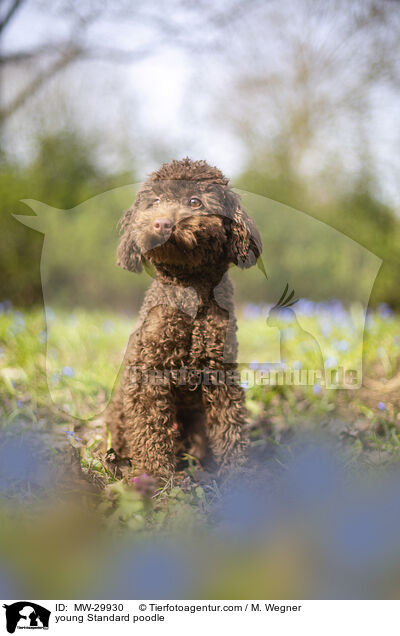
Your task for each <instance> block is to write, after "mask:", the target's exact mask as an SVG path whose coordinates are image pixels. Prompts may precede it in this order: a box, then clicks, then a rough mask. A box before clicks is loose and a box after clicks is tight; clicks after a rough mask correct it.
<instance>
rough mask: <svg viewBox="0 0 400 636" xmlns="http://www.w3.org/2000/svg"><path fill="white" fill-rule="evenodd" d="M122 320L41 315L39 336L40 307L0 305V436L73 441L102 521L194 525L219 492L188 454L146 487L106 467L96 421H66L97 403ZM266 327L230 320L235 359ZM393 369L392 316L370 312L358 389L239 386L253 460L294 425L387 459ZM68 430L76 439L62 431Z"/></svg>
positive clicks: (106, 390)
mask: <svg viewBox="0 0 400 636" xmlns="http://www.w3.org/2000/svg"><path fill="white" fill-rule="evenodd" d="M3 309H4V308H3ZM352 311H353V318H352V319H353V322H354V321H357V320H360V317H359V314H358V315H357V310H356V309H354V308H353V310H352ZM354 312H356V315H355V317H354ZM381 313H382V312H381ZM350 314H351V312H350V313H349V316H350ZM325 318H326V316H325ZM313 320H318V318H310V317H307V316H303V317H300V322H301V324H302V327H303V328H304V329H308V330H312V329H315V328H316V326H315V324H313ZM331 322H332V325H331V332H330V340H329V342H332V341H333V342H339V343H340V342H342V341H344V340H348V341H349V342H350V346H349V347H348V351H347V352H346V355H347V356H348V358H347V361H348V364H354V365H356V364H357V363H358V362H357V361H358V355H359V350H358V349H357V347H358V344H357V342H356V344H355V346H354V347H352V345H351V339H350V338H349V326H348V324H345V322H344V323H343V324H342V326H340V322H339V321H337V320H334V319H332V321H331ZM133 323H134V321H133V319H132V318H129V317H124V316H120V315H117V314H113V313H111V312H86V311H83V310H79V311H78V310H77V311H75V312H73V313H72V314H71V313H69V314H67V313H64V312H57V313H56V314H54V313H53V312H50V313H49V314H48V327H49V329H48V338H47V343H46V336H45V334H46V332H45V326H46V325H45V320H44V315H43V312H42V311H40V310H33V311H29V312H24V313H21V312H16V311H13V310H12V309H7V307H6V310H3V311H2V313H1V314H0V395H1V402H0V412H1V426H2V429H3V433H4V434H7V433H8V432H10V431H12V430H13V427H14V426H15V425H16V423H18V424H19V425H20V424H21V422H22V423H23V424H24V427H25V429H31V428H33V429H35V430H37V429H39V430H43V431H49V430H51V431H56V436H55V438H54V439H55V440H56V441H55V442H54V448H53V449H51V451H52V452H53V454H55V455H56V456H57V454H59V453H61V452H62V450H63V449H64V448H65V447H67V446H68V447H69V446H70V445H71V446H74V447H75V448H77V449H78V451H79V454H80V463H81V467H82V470H83V473H84V474H85V475H86V476H88V477H89V478H90V481H91V483H94V484H95V486H96V490H95V492H94V493H91V494H90V495H88V496H89V500H90V502H91V504H93V505H94V506H96V509H97V510H99V511H100V512H101V514H102V515H103V516H104V519H105V520H106V522H107V524H108V525H109V526H110V527H111V528H115V529H118V528H120V527H121V526H123V527H127V528H129V529H132V530H136V531H142V530H144V529H146V530H147V531H148V530H149V529H152V530H158V529H162V528H173V527H177V528H178V527H179V528H182V527H190V526H191V525H197V524H198V523H199V521H207V518H208V514H209V511H210V509H211V508H212V505H213V502H215V500H216V499H218V497H219V496H220V494H219V487H218V485H217V484H216V482H215V481H214V480H213V479H212V478H211V479H206V478H202V477H201V476H200V477H199V474H200V473H199V471H198V470H197V469H198V466H197V464H196V461H195V460H194V459H192V458H188V465H187V469H186V471H185V473H184V474H182V475H180V477H179V479H177V480H176V481H175V483H174V482H172V481H171V483H168V484H166V485H165V487H164V488H163V489H162V490H158V491H157V492H155V493H154V491H153V489H152V484H151V482H149V481H146V479H144V481H143V480H142V481H139V482H138V481H137V480H136V482H134V481H133V479H132V476H130V474H129V470H128V469H121V471H122V472H118V471H117V473H116V472H115V470H113V465H112V463H110V462H107V461H105V460H104V457H103V455H102V454H101V453H99V444H100V442H99V429H98V427H96V425H93V424H92V423H90V422H89V421H87V423H86V424H85V423H84V424H82V422H81V421H79V420H78V419H76V417H77V416H79V417H80V418H81V420H85V419H86V418H91V417H93V416H95V415H96V414H99V413H101V412H102V410H103V409H104V407H105V405H106V403H107V401H108V399H109V396H110V394H111V390H112V387H113V383H114V381H115V379H116V376H117V373H118V369H119V365H120V363H121V360H122V354H123V350H124V347H125V345H126V342H127V339H128V335H129V333H130V331H131V329H132V325H133ZM265 329H266V328H265V316H263V315H256V316H254V317H253V318H249V317H248V316H246V314H244V315H243V316H242V317H241V318H240V320H239V340H240V356H241V358H240V359H241V360H242V361H245V360H247V361H248V362H252V361H253V366H256V365H255V363H254V360H257V355H259V353H260V349H261V348H262V347H263V346H264V345H265V338H266V331H265ZM269 337H271V342H272V343H273V342H275V345H273V344H272V345H271V346H276V334H275V335H273V334H272V332H270V333H269ZM274 338H275V341H274ZM46 347H47V350H46ZM334 353H335V351H334V350H332V351H331V352H330V354H332V355H333V354H334ZM336 353H337V352H336ZM352 356H353V357H352ZM399 370H400V318H399V317H396V316H394V315H386V314H384V313H383V315H380V314H379V313H374V314H373V315H372V316H371V318H370V319H369V323H368V328H367V330H366V332H365V337H364V343H363V374H364V381H365V386H363V387H362V388H361V389H359V390H355V391H353V390H326V389H324V388H320V387H317V388H315V387H313V386H306V387H290V386H289V387H288V386H286V387H285V386H274V387H260V386H254V387H252V388H250V389H249V390H248V391H247V405H248V409H249V413H250V426H251V428H250V435H251V444H252V447H251V453H252V457H253V461H254V462H257V461H259V462H265V461H266V459H265V458H266V457H267V456H268V457H269V458H270V460H269V461H272V462H274V461H276V462H278V461H279V460H278V458H276V460H275V459H274V457H273V449H275V448H279V447H282V446H284V447H288V448H290V445H291V444H292V440H293V439H295V437H296V434H297V433H302V434H307V433H309V432H313V433H316V432H318V433H319V432H321V431H323V432H325V433H327V434H329V435H330V436H333V438H334V439H336V440H338V441H339V443H340V444H341V445H343V448H344V449H345V451H346V453H347V454H348V457H349V458H350V461H351V458H354V457H356V458H357V459H358V460H361V461H362V462H363V463H364V464H365V465H366V466H372V467H373V468H376V467H380V466H386V465H387V464H390V463H393V462H396V461H397V460H398V456H399V451H400V398H399V386H400V382H398V377H399ZM74 429H75V436H72V435H68V433H67V431H72V430H74ZM271 452H272V460H271Z"/></svg>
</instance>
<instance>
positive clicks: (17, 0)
mask: <svg viewBox="0 0 400 636" xmlns="http://www.w3.org/2000/svg"><path fill="white" fill-rule="evenodd" d="M24 2H25V0H14V1H13V2H12V3H11V5H10V7H9V9H8V11H7V12H6V14H5V16H4V18H1V20H0V33H2V32H3V31H4V29H5V28H6V26H7V25H8V23H9V22H10V20H11V19H12V17H13V16H14V15H15V13H16V11H17V10H18V9H19V8H20V7H21V5H22V4H23V3H24Z"/></svg>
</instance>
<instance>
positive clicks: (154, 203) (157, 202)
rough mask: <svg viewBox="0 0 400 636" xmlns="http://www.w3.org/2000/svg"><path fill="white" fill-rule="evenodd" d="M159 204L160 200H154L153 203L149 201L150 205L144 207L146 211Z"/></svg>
mask: <svg viewBox="0 0 400 636" xmlns="http://www.w3.org/2000/svg"><path fill="white" fill-rule="evenodd" d="M159 203H161V199H154V200H153V201H150V203H148V204H147V205H146V209H147V210H148V209H149V208H152V207H153V205H158V204H159Z"/></svg>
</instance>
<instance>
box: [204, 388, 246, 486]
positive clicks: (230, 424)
mask: <svg viewBox="0 0 400 636" xmlns="http://www.w3.org/2000/svg"><path fill="white" fill-rule="evenodd" d="M203 403H204V408H205V411H206V415H207V436H208V440H209V444H210V448H211V450H212V453H213V455H214V458H215V459H216V461H217V462H218V464H219V466H220V474H226V473H230V472H235V471H236V470H238V469H240V468H241V467H242V466H243V465H244V463H245V461H246V449H247V447H248V443H249V442H248V435H247V430H246V408H245V405H244V392H243V389H242V387H241V386H239V385H238V384H225V383H223V382H222V383H218V382H217V383H216V384H213V383H210V384H208V385H204V386H203Z"/></svg>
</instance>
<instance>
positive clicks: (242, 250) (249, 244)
mask: <svg viewBox="0 0 400 636" xmlns="http://www.w3.org/2000/svg"><path fill="white" fill-rule="evenodd" d="M228 206H229V207H230V214H229V216H230V218H231V219H232V221H231V251H232V262H233V263H235V264H236V265H238V266H239V267H240V268H242V269H247V268H249V267H252V266H253V265H255V264H256V262H257V259H258V257H259V256H260V255H261V252H262V239H261V236H260V232H259V231H258V229H257V226H256V224H255V222H254V221H253V219H251V218H250V217H249V216H248V215H247V214H246V212H245V211H244V210H242V208H241V207H240V199H239V197H238V196H237V195H236V194H235V193H234V192H230V193H229V195H228Z"/></svg>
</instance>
